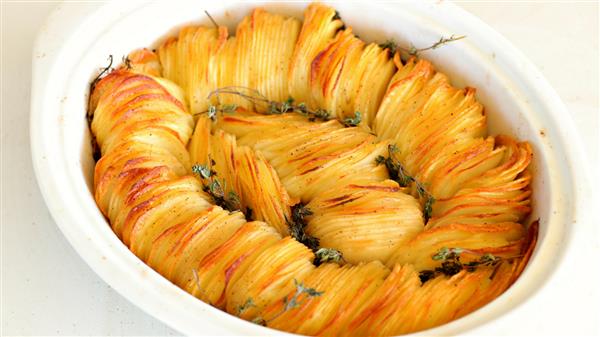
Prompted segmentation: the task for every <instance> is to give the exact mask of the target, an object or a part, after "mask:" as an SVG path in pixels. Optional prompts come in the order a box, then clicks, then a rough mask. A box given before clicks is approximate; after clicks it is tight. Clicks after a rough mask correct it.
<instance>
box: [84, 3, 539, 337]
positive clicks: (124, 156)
mask: <svg viewBox="0 0 600 337" xmlns="http://www.w3.org/2000/svg"><path fill="white" fill-rule="evenodd" d="M390 54H391V53H390V51H389V50H387V49H384V48H382V47H380V46H379V45H377V44H374V43H371V44H367V43H365V42H363V41H362V40H360V39H359V38H358V37H356V36H355V35H354V34H353V32H352V29H351V28H350V27H346V26H345V25H344V24H343V22H342V21H341V19H340V17H339V15H338V14H337V12H336V11H335V10H334V9H333V8H330V7H327V6H325V5H322V4H317V3H315V4H311V5H309V6H308V7H307V9H306V11H305V15H304V20H303V21H300V20H297V19H295V18H289V17H285V16H282V15H277V14H272V13H268V12H266V11H264V10H262V9H256V10H254V11H253V12H252V13H251V14H250V15H249V16H247V17H245V18H244V19H243V20H242V22H241V23H240V24H239V26H238V28H237V31H236V34H235V36H229V33H228V30H227V28H225V27H205V26H188V27H184V28H183V29H181V31H180V32H179V35H178V36H177V37H173V38H171V39H169V40H167V41H165V42H164V43H163V44H161V45H160V46H159V48H158V49H157V51H156V53H155V52H151V51H149V50H147V49H142V50H137V51H134V52H132V53H131V54H130V55H129V56H128V58H127V62H126V63H125V64H124V65H122V66H120V67H119V68H117V69H115V70H113V71H111V72H110V73H109V74H108V75H106V76H104V77H103V78H101V79H100V80H99V81H98V82H97V83H94V84H93V86H92V90H91V93H90V99H89V111H90V112H91V113H92V116H93V119H92V121H91V130H92V132H93V135H94V137H95V139H96V142H97V145H98V148H99V150H100V152H101V158H100V160H99V161H98V162H97V164H96V169H95V176H94V195H95V199H96V201H97V204H98V207H99V209H100V210H101V211H102V213H103V214H104V215H105V216H106V217H107V218H108V220H109V222H110V224H111V226H112V229H113V230H114V232H115V233H116V235H117V236H118V237H119V238H120V239H121V240H122V241H123V243H124V244H125V245H126V246H127V247H129V249H130V250H131V251H132V252H133V253H134V254H136V255H137V256H138V257H139V258H140V259H141V260H143V261H144V262H146V263H147V264H148V265H149V266H151V267H152V268H154V269H155V270H156V271H157V272H159V273H160V274H162V275H163V276H164V277H166V278H167V279H169V280H171V281H172V282H173V283H174V284H176V285H177V286H179V287H181V288H182V289H184V290H186V291H188V292H189V293H190V294H192V295H193V296H195V297H197V298H199V299H201V300H203V301H205V302H207V303H209V304H211V305H213V306H215V307H217V308H220V309H222V310H226V311H227V312H229V313H231V314H233V315H236V316H238V317H241V318H243V319H246V320H249V321H252V322H254V323H256V324H262V325H265V326H268V327H271V328H275V329H281V330H285V331H289V332H294V333H299V334H305V335H323V336H350V335H352V336H356V335H359V336H371V335H381V336H387V335H398V334H403V333H409V332H414V331H419V330H424V329H427V328H431V327H435V326H438V325H440V324H443V323H446V322H449V321H451V320H454V319H456V318H459V317H461V316H464V315H466V314H468V313H470V312H472V311H474V310H476V309H478V308H480V307H481V306H483V305H485V304H486V303H488V302H490V301H491V300H493V299H494V298H496V297H497V296H499V295H500V294H501V293H502V292H504V291H505V290H506V289H507V288H508V287H509V286H510V285H511V284H512V283H513V282H514V281H515V280H516V278H517V277H518V276H519V275H520V273H521V272H522V271H523V268H524V267H525V265H526V264H527V261H528V259H529V257H530V255H531V253H532V250H533V248H534V246H535V242H536V237H537V225H535V224H533V225H530V226H529V228H527V227H526V226H524V225H523V224H522V223H523V221H525V218H526V216H527V215H528V214H529V213H530V210H531V207H530V197H531V189H530V187H529V185H530V182H531V179H532V176H531V173H530V172H529V171H528V170H527V167H528V165H529V163H530V161H531V157H532V150H531V147H530V146H529V145H528V144H527V143H526V142H518V141H516V140H514V139H512V138H511V137H508V136H502V135H500V136H495V137H493V136H488V135H487V125H486V116H485V114H484V111H483V106H482V105H481V104H480V103H479V102H478V101H477V100H476V98H475V89H472V88H465V89H458V88H455V87H453V86H452V85H451V84H450V82H449V80H448V78H447V77H446V76H445V75H444V74H441V73H439V72H437V71H436V70H435V68H434V67H433V65H432V64H431V63H430V62H428V61H426V60H422V59H417V58H414V57H412V58H409V59H407V60H404V61H403V60H401V58H400V55H399V54H395V55H390ZM241 88H242V89H243V90H244V92H251V93H253V94H256V95H259V100H258V102H283V101H285V100H286V99H288V97H292V98H293V99H294V101H295V102H301V103H302V107H303V109H309V110H318V109H320V111H326V113H327V114H326V116H325V117H328V118H329V119H330V120H328V121H315V120H314V118H307V117H306V116H302V114H296V113H277V114H273V113H272V111H271V112H270V111H268V109H266V108H265V105H264V104H258V103H257V100H254V99H249V98H248V97H246V96H244V94H239V92H237V91H239V90H241ZM215 92H217V93H218V94H215ZM224 106H229V108H228V109H221V111H217V110H216V107H224ZM224 110H227V111H224ZM282 112H285V111H282ZM357 112H359V114H358V115H359V116H360V120H359V121H358V122H357V123H354V125H350V126H349V125H348V124H347V123H345V122H343V121H344V120H345V119H347V118H352V117H353V116H354V117H356V116H357ZM323 119H327V118H323ZM356 124H358V125H356ZM353 126H357V127H353ZM386 158H387V159H386ZM392 158H393V160H396V161H398V163H401V165H402V171H401V173H400V175H402V177H403V178H404V179H398V177H394V176H393V175H392V174H391V171H390V168H389V167H387V165H386V164H383V163H382V162H383V161H384V160H392ZM402 177H401V178H402ZM406 177H409V178H410V179H408V180H407V179H406ZM425 189H426V192H427V197H426V198H425V197H424V196H423V193H424V190H425ZM298 205H301V206H302V207H303V209H304V210H305V213H303V214H302V221H304V223H303V224H302V226H303V228H302V230H303V231H304V232H305V234H306V235H309V236H310V237H312V238H315V239H316V240H318V247H322V248H330V249H335V250H336V251H338V252H340V253H341V256H343V259H341V260H336V261H334V262H328V261H327V260H320V258H319V257H318V253H317V256H316V255H315V249H314V248H315V247H307V246H306V245H304V244H303V243H302V242H301V240H297V239H298V238H297V237H296V236H294V235H295V232H294V231H295V230H297V229H294V228H292V224H293V223H294V221H296V220H295V219H296V217H297V214H296V213H297V210H298V209H297V206H298ZM428 208H430V209H429V210H428ZM424 213H425V214H426V215H424ZM296 234H297V233H296ZM311 249H312V250H311ZM440 252H444V254H445V255H443V256H442V255H440ZM459 256H460V257H459ZM484 258H486V259H487V260H485V259H484ZM490 259H492V260H490ZM441 263H442V264H441ZM446 264H448V265H446ZM442 266H444V267H448V266H454V267H457V266H458V269H456V270H454V271H453V272H452V273H448V272H446V271H444V270H443V268H442ZM423 275H427V277H425V278H424V277H423Z"/></svg>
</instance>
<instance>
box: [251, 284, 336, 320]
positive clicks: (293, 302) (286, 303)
mask: <svg viewBox="0 0 600 337" xmlns="http://www.w3.org/2000/svg"><path fill="white" fill-rule="evenodd" d="M294 286H295V287H296V291H295V292H294V294H293V295H292V297H290V298H289V299H288V296H285V297H284V298H283V299H282V301H283V308H282V309H281V311H280V312H279V313H277V314H276V315H275V316H273V317H272V318H271V319H270V320H271V321H272V320H274V319H276V318H277V317H279V316H281V315H283V314H284V313H285V312H287V311H289V310H292V309H296V308H299V307H300V306H301V305H302V304H304V303H305V302H306V300H307V299H310V298H313V297H319V296H321V295H323V293H324V292H323V291H318V290H316V289H315V288H310V287H307V286H305V285H304V283H302V282H298V280H296V279H294ZM303 295H304V296H303ZM250 300H251V299H250ZM246 302H248V300H246ZM251 322H252V323H255V324H259V325H263V326H266V325H267V323H268V322H267V321H266V320H265V319H264V318H262V317H260V316H259V317H255V318H254V319H252V321H251Z"/></svg>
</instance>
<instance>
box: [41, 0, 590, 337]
mask: <svg viewBox="0 0 600 337" xmlns="http://www.w3.org/2000/svg"><path fill="white" fill-rule="evenodd" d="M257 6H263V7H265V8H267V9H268V10H272V11H274V12H278V13H282V14H288V15H294V16H297V17H299V18H301V15H302V10H303V8H304V7H305V6H306V4H303V3H234V2H227V1H219V2H218V3H217V2H214V1H211V2H208V1H206V2H193V3H190V2H181V3H175V4H167V3H145V2H126V3H123V2H112V3H107V4H101V5H100V4H81V3H80V4H77V5H62V6H59V8H58V9H57V10H56V11H55V12H54V13H53V14H52V15H51V16H50V17H49V18H48V20H47V22H46V24H45V25H44V26H43V28H42V30H41V32H40V34H39V36H38V39H37V42H36V46H35V51H34V65H33V76H34V79H33V88H32V112H31V143H32V155H33V162H34V166H35V171H36V175H37V178H38V182H39V185H40V189H41V191H42V193H43V195H44V198H45V200H46V203H47V204H48V208H49V209H50V211H51V213H52V215H53V217H54V219H55V220H56V222H57V224H58V225H59V226H60V228H61V230H62V231H63V233H64V235H65V236H66V237H67V239H68V240H69V241H70V242H71V244H72V245H73V246H74V247H75V249H76V250H77V252H78V253H79V254H80V255H81V256H82V258H83V259H84V260H85V261H86V262H87V263H88V264H89V265H90V266H91V268H92V269H94V270H95V271H96V272H97V273H98V274H99V275H100V276H101V277H102V278H103V279H104V280H105V281H106V282H107V283H108V284H110V285H111V286H112V287H113V288H115V289H116V290H117V291H118V292H120V293H121V294H122V295H124V296H125V297H126V298H128V299H129V300H130V301H132V302H133V303H135V304H136V305H138V306H140V307H141V308H142V309H144V310H145V311H147V312H148V313H150V314H151V315H153V316H155V317H157V318H159V319H160V320H162V321H164V322H165V323H167V324H168V325H170V326H171V327H173V328H175V329H176V330H178V331H180V332H182V333H185V334H190V335H198V334H210V335H259V334H260V335H275V334H284V333H282V332H280V331H276V330H271V329H267V328H263V327H261V326H257V325H254V324H251V323H248V322H245V321H243V320H240V319H237V318H235V317H233V316H230V315H228V314H226V313H224V312H222V311H220V310H218V309H215V308H213V307H211V306H209V305H207V304H205V303H203V302H201V301H199V300H196V299H195V298H193V297H192V296H190V295H188V294H187V293H185V292H184V291H182V290H180V289H179V288H177V287H176V286H174V285H173V284H171V283H170V282H169V281H167V280H166V279H164V278H162V277H161V276H160V275H159V274H157V273H156V272H154V271H153V270H152V269H150V268H149V267H148V266H146V265H145V264H144V263H142V262H141V261H140V260H139V259H138V258H137V257H135V256H134V255H133V254H132V253H130V252H129V250H127V248H126V247H125V246H124V245H123V244H122V243H121V242H120V241H119V239H118V238H117V237H116V236H115V235H114V234H113V232H112V231H111V229H110V227H109V226H108V225H107V222H106V220H105V219H104V217H103V216H102V214H101V213H100V211H99V210H98V209H97V207H96V204H95V202H94V200H93V197H92V194H91V190H92V177H93V167H94V162H93V160H92V158H91V149H90V145H89V132H88V129H87V124H86V119H85V111H86V103H87V90H88V86H89V82H90V81H91V80H92V79H93V77H94V76H95V74H96V71H97V69H98V68H99V67H100V66H102V65H105V64H106V59H107V56H108V55H109V54H112V55H115V59H116V60H118V59H120V56H121V55H126V54H127V53H128V52H129V51H131V50H133V49H135V48H139V47H145V46H153V45H156V43H157V42H160V40H161V39H163V38H165V37H166V36H169V34H173V33H175V32H176V31H177V29H178V27H181V26H182V25H183V24H186V23H191V22H197V23H204V24H209V22H208V19H207V18H206V17H205V16H204V14H203V10H208V11H209V12H210V13H211V15H212V16H213V17H214V18H215V19H216V20H217V21H218V22H219V23H221V24H227V25H229V26H230V28H233V27H235V25H236V24H237V23H238V22H239V20H240V19H241V18H242V17H243V16H244V15H246V14H248V13H249V11H250V10H251V9H252V8H254V7H257ZM333 6H334V7H336V8H337V9H338V10H339V12H340V14H341V16H342V19H343V20H344V21H345V23H346V24H347V25H350V26H352V27H353V28H354V31H355V32H356V33H357V34H358V35H360V36H361V38H363V39H364V40H367V41H378V42H383V41H384V40H386V39H387V38H390V37H392V38H394V39H396V40H397V41H401V42H408V41H411V42H412V43H413V44H415V45H416V46H426V45H429V44H431V43H432V42H433V41H436V40H437V39H439V37H440V36H450V35H451V34H461V35H467V39H464V40H462V41H461V42H456V43H453V44H451V45H447V46H445V47H443V48H440V49H436V50H435V51H433V52H428V53H427V54H424V55H423V56H424V57H426V58H428V59H430V60H432V61H433V62H434V63H435V65H436V66H437V67H438V69H440V70H441V71H443V72H446V73H447V74H448V75H450V78H451V79H452V80H453V82H454V83H455V84H457V85H459V86H464V85H469V86H472V87H476V88H478V96H479V99H480V100H481V101H482V102H483V103H484V104H485V107H486V112H487V114H488V116H489V118H488V121H489V129H490V132H491V133H492V134H496V133H507V134H511V135H514V136H516V137H517V138H519V139H524V140H528V141H530V142H531V144H532V145H533V148H534V162H533V164H532V168H533V171H534V177H535V178H534V182H533V189H534V195H533V202H534V212H533V214H532V219H533V218H540V219H541V221H540V225H541V227H540V236H539V241H538V245H537V247H536V250H535V252H534V256H533V258H532V260H531V262H530V263H529V265H528V267H527V268H526V270H525V271H524V273H523V274H522V276H521V277H520V278H519V280H518V281H517V282H516V283H515V284H514V286H513V287H511V288H510V289H509V290H508V291H506V292H505V293H504V294H503V295H501V296H500V297H499V298H497V299H496V300H494V301H493V302H492V303H490V304H489V305H487V306H485V307H484V308H482V309H480V310H478V311H476V312H475V313H472V314H470V315H468V316H466V317H464V318H461V319H459V320H456V321H454V322H451V323H449V324H446V325H443V326H440V327H437V328H434V329H431V330H428V331H425V332H423V333H424V334H427V335H455V334H459V333H462V332H466V331H468V330H469V329H472V328H474V327H476V326H481V325H482V324H486V323H488V325H490V326H491V325H492V324H493V322H494V319H495V318H497V317H499V316H501V315H502V314H504V313H506V312H508V311H510V310H511V309H512V308H514V307H516V306H519V305H526V304H524V303H525V302H526V301H527V299H528V298H529V297H530V296H531V295H532V293H534V292H535V291H536V290H537V289H538V288H539V287H540V286H541V285H542V284H543V283H544V282H546V281H547V279H548V278H549V277H550V276H551V275H552V272H553V270H554V269H555V268H558V267H559V265H560V263H557V262H558V261H559V260H560V259H561V258H562V255H559V256H557V253H556V252H557V251H559V252H564V251H566V250H568V248H567V246H568V242H569V237H570V234H571V232H572V229H573V224H574V220H575V219H577V221H578V222H580V223H581V222H582V221H587V218H586V214H584V213H583V211H582V210H584V209H586V207H585V205H584V202H585V200H586V199H585V198H583V193H584V186H583V184H582V182H584V181H585V177H586V176H587V172H585V167H586V165H585V164H581V163H585V160H584V159H583V156H582V155H581V153H582V152H581V146H580V144H579V141H578V139H579V138H578V137H577V134H576V132H575V129H574V127H573V124H572V122H571V121H570V120H569V118H568V113H567V112H566V110H565V108H564V105H563V104H562V102H561V101H560V99H559V98H558V96H557V95H556V93H555V92H554V91H553V90H552V88H551V87H550V86H549V85H548V83H547V82H546V81H545V80H544V79H543V77H542V76H541V74H540V73H539V72H538V71H537V70H536V69H535V67H534V66H533V65H532V64H531V63H530V62H529V61H528V60H526V59H525V58H524V57H523V56H522V55H521V54H520V53H519V52H518V51H517V50H516V49H515V48H514V47H512V46H511V45H510V44H509V43H508V42H507V41H506V40H505V39H504V38H502V37H501V36H500V35H499V34H497V33H496V32H494V31H493V30H492V29H490V28H489V27H488V26H486V25H485V24H484V23H483V22H481V21H480V20H478V19H477V18H475V17H473V16H471V15H469V14H468V13H466V12H464V11H463V10H461V9H459V8H458V7H456V6H454V5H452V4H448V3H446V2H440V3H438V2H436V3H433V2H431V3H430V2H402V3H394V4H387V3H386V4H372V3H366V2H364V3H335V4H333ZM561 254H562V253H561ZM480 331H481V330H480Z"/></svg>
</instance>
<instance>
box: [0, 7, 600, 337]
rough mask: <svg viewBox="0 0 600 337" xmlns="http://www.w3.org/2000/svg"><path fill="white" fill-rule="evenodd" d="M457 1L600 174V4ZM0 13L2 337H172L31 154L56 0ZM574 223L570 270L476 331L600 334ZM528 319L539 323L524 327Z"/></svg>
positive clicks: (586, 227) (594, 260)
mask: <svg viewBox="0 0 600 337" xmlns="http://www.w3.org/2000/svg"><path fill="white" fill-rule="evenodd" d="M459 4H460V5H461V6H463V7H464V8H465V9H467V10H468V11H470V12H472V13H474V14H475V15H477V16H479V17H480V18H481V19H483V21H485V22H487V23H488V24H489V25H490V26H492V27H493V28H495V29H496V30H498V31H499V32H500V33H501V34H503V35H504V36H505V37H507V38H508V39H509V40H510V41H511V42H512V43H513V44H514V45H516V47H517V48H519V49H521V50H522V51H523V52H524V53H525V54H526V55H527V56H528V57H529V58H530V59H531V60H532V61H533V62H534V63H535V64H537V65H538V67H539V69H540V70H541V71H542V73H543V74H544V75H545V76H546V78H547V79H548V80H549V81H550V83H551V84H552V85H553V86H554V88H555V89H556V90H557V92H558V94H559V95H560V96H561V98H562V99H563V101H564V102H565V103H566V105H567V107H568V108H569V110H570V113H571V116H572V118H573V119H574V120H575V122H576V125H577V127H578V128H579V130H581V137H582V139H583V140H584V144H585V146H586V152H587V155H588V157H589V159H590V163H591V164H592V167H598V143H599V137H598V130H600V128H599V126H600V125H599V124H598V121H599V118H598V117H599V110H598V105H599V104H598V80H599V68H598V63H599V61H598V60H599V59H598V57H599V56H598V38H599V37H598V30H599V27H598V3H597V2H588V3H583V2H578V3H574V2H563V3H549V2H545V3H542V2H524V3H493V2H492V3H489V2H488V3H483V2H460V3H459ZM1 6H2V70H1V74H2V98H1V104H2V110H1V114H2V132H1V146H2V152H1V153H2V172H1V177H2V178H1V179H2V180H1V186H2V187H1V189H2V199H1V200H2V201H1V202H2V204H1V224H0V226H1V227H0V228H1V230H2V232H1V233H2V235H1V241H2V246H1V252H2V255H1V269H0V270H1V274H2V284H1V289H2V293H1V296H0V297H1V301H2V302H1V304H2V306H1V311H2V313H1V317H2V318H1V324H2V325H1V333H2V335H176V334H177V332H176V331H174V330H172V329H170V328H169V327H167V326H165V325H164V324H163V323H161V322H159V321H157V320H156V319H154V318H153V317H151V316H149V315H147V314H145V313H144V312H143V311H141V310H140V309H138V308H137V307H135V306H134V305H132V304H131V303H129V302H128V301H127V300H125V299H124V298H123V297H121V296H120V295H119V294H117V293H116V292H115V291H114V290H113V289H111V288H110V287H109V286H108V285H107V284H106V283H104V281H102V280H101V279H100V278H99V277H98V276H97V275H96V274H95V273H94V272H93V270H91V269H90V268H89V267H88V266H87V265H86V264H85V263H84V262H83V260H82V259H81V258H80V257H79V256H78V255H77V253H76V252H75V251H74V250H73V248H71V246H70V245H69V244H68V243H67V241H66V240H65V238H64V237H63V235H62V233H61V232H60V231H59V229H58V227H57V226H56V225H55V223H54V221H53V220H52V218H51V217H50V214H49V213H48V210H47V209H46V206H45V204H44V201H43V199H42V196H41V195H40V192H39V190H38V187H37V183H36V181H35V177H34V173H33V169H32V164H31V158H30V150H29V89H30V83H31V58H32V55H31V54H32V43H33V39H34V37H35V35H36V32H37V29H38V28H39V27H40V25H41V24H42V23H43V21H44V19H45V17H46V16H47V15H48V13H49V12H50V11H51V10H52V9H53V8H54V7H55V6H56V3H53V2H51V1H48V2H43V1H42V2H35V3H32V2H30V3H24V2H8V1H6V2H4V1H3V2H2V4H1ZM70 6H77V4H70ZM592 183H594V182H590V184H592ZM594 184H595V185H594V186H597V183H594ZM596 190H597V189H596ZM578 226H580V227H578V228H577V230H576V231H575V235H574V239H573V242H572V245H571V248H570V250H569V252H568V254H567V256H566V260H565V261H564V264H563V266H564V267H563V268H562V269H561V270H559V271H558V272H557V273H556V274H555V275H554V276H553V277H552V278H551V280H550V281H549V282H547V283H546V285H545V286H544V289H543V291H540V292H538V293H537V294H536V295H535V296H534V297H533V298H532V299H531V300H530V301H529V302H527V303H526V304H525V305H523V306H521V307H519V308H517V310H515V311H513V312H511V313H510V314H508V315H506V316H504V317H502V318H500V319H501V320H504V321H505V322H508V323H507V324H503V325H500V326H506V328H503V329H498V330H493V329H490V328H489V327H488V326H484V327H482V328H480V329H478V330H475V331H472V334H494V335H506V334H509V335H510V334H513V335H514V334H518V335H544V336H545V335H567V334H569V335H594V334H596V335H598V334H600V327H599V321H600V317H599V316H600V298H599V295H598V291H597V289H596V288H597V287H598V284H600V280H599V278H598V269H599V268H598V257H600V254H599V253H600V248H599V240H598V230H597V229H596V227H595V226H596V224H592V223H578ZM528 315H534V316H535V317H537V319H535V320H528V319H526V318H525V319H523V317H531V316H528ZM519 317H520V318H519ZM540 317H543V319H540ZM529 323H531V324H529ZM511 324H513V325H511ZM515 324H518V326H515ZM490 331H493V332H490Z"/></svg>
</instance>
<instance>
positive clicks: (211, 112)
mask: <svg viewBox="0 0 600 337" xmlns="http://www.w3.org/2000/svg"><path fill="white" fill-rule="evenodd" d="M237 108H238V106H237V105H235V104H220V105H219V106H218V107H217V106H216V105H209V106H208V110H207V111H206V114H207V115H208V118H210V119H211V120H213V121H216V120H217V112H220V113H234V112H236V111H237Z"/></svg>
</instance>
